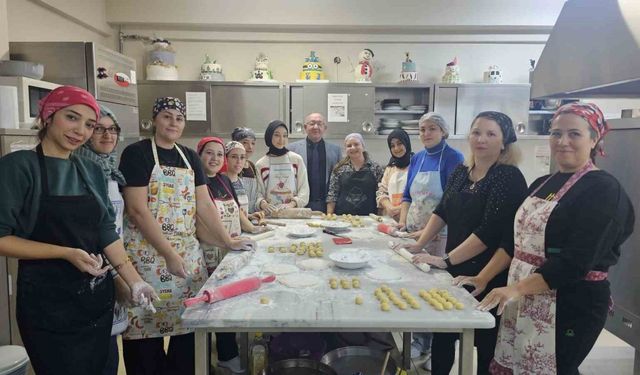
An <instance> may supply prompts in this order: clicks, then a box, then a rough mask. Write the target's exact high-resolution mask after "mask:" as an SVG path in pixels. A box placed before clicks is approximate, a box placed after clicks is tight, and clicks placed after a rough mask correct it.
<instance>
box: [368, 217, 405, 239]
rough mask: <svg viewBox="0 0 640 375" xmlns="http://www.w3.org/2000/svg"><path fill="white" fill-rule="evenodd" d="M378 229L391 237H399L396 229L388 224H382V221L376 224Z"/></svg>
mask: <svg viewBox="0 0 640 375" xmlns="http://www.w3.org/2000/svg"><path fill="white" fill-rule="evenodd" d="M371 215H373V214H371ZM378 231H379V232H382V233H386V234H388V235H390V236H391V237H400V235H399V233H398V230H397V229H396V228H394V227H393V226H391V225H389V224H384V223H380V224H378Z"/></svg>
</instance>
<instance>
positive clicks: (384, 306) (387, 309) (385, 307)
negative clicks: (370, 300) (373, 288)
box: [380, 302, 391, 311]
mask: <svg viewBox="0 0 640 375" xmlns="http://www.w3.org/2000/svg"><path fill="white" fill-rule="evenodd" d="M380 309H381V310H382V311H389V310H391V306H389V304H388V303H384V302H383V303H381V304H380Z"/></svg>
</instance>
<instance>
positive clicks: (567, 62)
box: [531, 0, 640, 98]
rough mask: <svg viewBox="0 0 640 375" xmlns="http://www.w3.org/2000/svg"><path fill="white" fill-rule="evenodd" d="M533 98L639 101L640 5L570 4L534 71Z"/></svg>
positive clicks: (633, 0) (591, 0) (633, 1)
mask: <svg viewBox="0 0 640 375" xmlns="http://www.w3.org/2000/svg"><path fill="white" fill-rule="evenodd" d="M531 97H532V98H607V97H608V98H639V97H640V1H638V0H617V1H616V0H569V1H567V2H566V3H565V5H564V7H563V8H562V11H561V12H560V16H559V17H558V20H557V21H556V24H555V26H554V27H553V31H552V32H551V35H550V36H549V40H548V41H547V44H546V45H545V47H544V50H543V51H542V55H541V56H540V60H539V61H538V65H537V66H536V68H535V70H534V72H533V76H532V85H531Z"/></svg>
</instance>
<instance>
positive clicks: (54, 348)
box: [0, 86, 157, 375]
mask: <svg viewBox="0 0 640 375" xmlns="http://www.w3.org/2000/svg"><path fill="white" fill-rule="evenodd" d="M99 117H100V108H99V107H98V104H97V103H96V100H95V99H94V97H93V96H92V95H91V94H90V93H88V92H87V91H85V90H83V89H80V88H77V87H72V86H63V87H60V88H57V89H55V90H53V91H52V92H51V93H50V94H49V95H48V96H47V97H45V98H44V99H43V100H42V102H41V103H40V113H39V115H38V123H39V125H40V132H39V133H38V136H39V138H40V144H38V146H37V147H36V149H35V152H34V151H17V152H14V153H11V154H9V155H7V156H5V157H3V158H2V159H0V181H2V184H0V196H2V199H1V200H0V255H2V256H10V257H16V258H19V259H20V262H19V274H18V300H17V311H16V315H17V320H18V327H19V329H20V335H21V337H22V341H23V342H24V345H25V348H26V349H27V353H28V354H29V359H30V361H31V364H32V366H33V368H34V370H35V372H36V373H37V374H38V375H41V374H78V375H85V374H100V373H102V369H103V367H104V366H105V364H106V360H107V353H108V348H109V342H110V334H111V323H112V320H113V305H114V299H113V298H114V287H113V278H112V276H111V274H110V273H108V272H106V271H107V268H106V267H103V258H102V256H103V255H106V256H107V258H108V259H109V261H110V263H111V264H112V265H113V266H114V268H115V270H116V271H117V272H118V273H119V274H120V276H121V277H122V279H123V280H124V281H125V282H126V283H127V284H128V286H129V287H130V289H131V290H132V299H133V301H134V302H138V303H139V302H142V301H144V300H147V301H150V300H154V299H156V298H157V296H156V294H155V293H154V291H153V289H152V288H151V287H150V286H149V285H148V284H147V283H145V282H144V281H142V279H141V278H140V276H139V275H138V274H137V273H136V271H135V269H134V268H133V266H132V265H131V262H129V260H128V258H127V256H126V253H125V250H124V246H123V243H122V241H121V240H120V237H119V236H118V233H117V232H116V226H115V223H114V221H115V216H114V211H113V208H112V206H111V203H110V201H109V196H108V188H107V182H106V180H105V178H104V172H103V170H102V168H101V167H100V166H99V165H98V164H97V163H94V162H92V161H90V160H88V159H84V158H79V157H77V156H75V155H73V154H72V152H73V151H75V150H77V149H78V148H79V147H80V146H82V145H83V144H84V143H85V142H86V141H87V140H88V139H89V138H90V137H91V135H92V134H93V129H94V127H95V126H96V121H97V120H98V119H99Z"/></svg>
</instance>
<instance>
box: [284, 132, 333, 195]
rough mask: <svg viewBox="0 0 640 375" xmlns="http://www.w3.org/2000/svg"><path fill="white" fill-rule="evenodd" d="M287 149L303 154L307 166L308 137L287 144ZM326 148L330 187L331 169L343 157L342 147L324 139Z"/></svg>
mask: <svg viewBox="0 0 640 375" xmlns="http://www.w3.org/2000/svg"><path fill="white" fill-rule="evenodd" d="M287 149H289V150H291V151H293V152H295V153H296V154H298V155H300V156H302V160H304V165H305V166H307V138H305V139H303V140H300V141H297V142H293V143H291V144H289V145H287ZM324 150H325V152H326V154H327V167H326V168H327V174H326V176H327V188H328V187H329V179H330V178H331V171H333V167H334V166H335V165H336V164H338V162H339V161H340V159H342V149H341V148H340V146H338V145H335V144H333V143H330V142H327V141H326V140H325V141H324Z"/></svg>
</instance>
